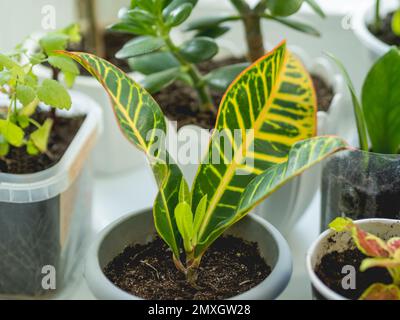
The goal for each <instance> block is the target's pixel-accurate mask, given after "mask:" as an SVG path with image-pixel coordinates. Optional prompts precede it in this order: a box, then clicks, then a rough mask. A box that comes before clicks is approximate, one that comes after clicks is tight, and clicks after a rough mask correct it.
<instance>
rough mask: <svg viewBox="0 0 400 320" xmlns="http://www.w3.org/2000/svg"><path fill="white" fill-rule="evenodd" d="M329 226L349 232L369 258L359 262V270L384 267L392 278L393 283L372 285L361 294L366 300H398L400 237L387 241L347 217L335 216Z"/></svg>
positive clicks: (339, 230) (399, 285)
mask: <svg viewBox="0 0 400 320" xmlns="http://www.w3.org/2000/svg"><path fill="white" fill-rule="evenodd" d="M329 227H330V228H331V229H332V230H334V231H336V232H351V234H352V238H353V240H354V242H355V244H356V246H357V248H358V249H359V250H360V251H361V252H362V253H363V254H365V255H366V256H368V257H369V258H366V259H364V261H363V262H362V263H361V267H360V271H361V272H363V271H366V270H368V269H370V268H377V267H379V268H386V269H387V270H388V272H389V273H390V275H391V276H392V278H393V285H389V286H388V285H383V284H375V285H372V286H371V287H370V288H368V289H367V291H366V292H365V293H364V294H363V295H362V296H361V299H366V300H371V299H375V300H385V298H389V297H390V298H391V299H390V300H392V298H395V300H400V238H399V237H395V238H391V239H389V240H388V241H384V240H383V239H381V238H379V237H377V236H375V235H373V234H371V233H368V232H366V231H364V230H362V229H361V228H360V227H359V226H358V225H357V224H355V223H354V222H353V221H352V220H351V219H349V218H337V219H335V220H334V221H333V222H332V223H331V224H330V225H329Z"/></svg>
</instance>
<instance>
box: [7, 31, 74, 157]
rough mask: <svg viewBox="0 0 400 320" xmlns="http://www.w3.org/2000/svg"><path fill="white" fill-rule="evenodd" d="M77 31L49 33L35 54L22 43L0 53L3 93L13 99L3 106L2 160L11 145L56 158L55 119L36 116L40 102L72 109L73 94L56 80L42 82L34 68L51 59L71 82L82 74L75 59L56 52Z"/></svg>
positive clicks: (63, 46) (30, 152) (53, 64)
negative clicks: (51, 147) (51, 144)
mask: <svg viewBox="0 0 400 320" xmlns="http://www.w3.org/2000/svg"><path fill="white" fill-rule="evenodd" d="M76 30H77V29H76V27H74V26H71V27H68V28H66V29H64V30H61V31H57V32H52V33H49V34H47V35H45V36H44V37H43V38H42V39H40V41H39V46H40V50H39V51H38V52H36V53H35V54H33V55H28V54H27V52H26V50H24V49H23V46H22V45H19V46H17V48H16V49H15V52H13V53H11V54H9V55H5V54H0V92H1V93H3V94H5V95H7V96H8V98H9V102H8V105H4V106H0V157H1V158H2V159H5V158H6V156H7V155H8V153H9V152H10V148H11V147H14V148H22V147H25V148H26V152H27V153H28V154H29V155H33V156H34V155H38V154H40V153H45V154H47V155H48V156H49V157H50V158H51V157H52V156H51V154H49V152H48V150H47V145H48V139H49V135H50V132H51V129H52V126H53V119H52V118H51V117H50V118H48V119H46V120H45V121H44V122H43V123H38V122H37V121H36V120H35V118H34V115H35V113H36V112H37V108H38V106H39V105H40V104H42V105H47V106H50V107H52V108H55V109H67V110H68V109H69V108H70V107H71V97H70V96H69V94H68V92H67V90H66V89H65V88H64V86H62V85H61V84H60V83H59V82H57V81H56V80H53V79H45V80H44V81H43V82H41V83H40V82H39V80H38V78H37V77H36V75H35V74H34V71H33V68H34V66H35V65H37V64H40V63H43V62H46V61H47V62H48V63H50V64H51V65H52V66H53V67H54V68H57V70H61V71H62V72H63V73H64V76H65V80H66V82H67V84H68V85H72V84H73V81H74V78H75V76H76V75H77V73H79V71H78V67H77V65H76V63H75V61H73V60H72V59H71V58H69V57H63V56H59V55H56V54H54V50H60V49H65V48H66V44H67V42H68V41H73V40H74V39H76V38H77V32H76ZM21 61H23V62H21ZM1 107H4V108H3V109H2V108H1ZM32 126H33V127H34V128H35V129H34V130H32V129H31V127H32ZM28 129H29V130H28ZM28 132H29V133H28Z"/></svg>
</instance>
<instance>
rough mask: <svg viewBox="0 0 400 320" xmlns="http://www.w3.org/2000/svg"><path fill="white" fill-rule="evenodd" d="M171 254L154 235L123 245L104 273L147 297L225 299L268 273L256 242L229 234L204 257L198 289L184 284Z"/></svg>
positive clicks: (253, 285) (255, 284) (136, 293)
mask: <svg viewBox="0 0 400 320" xmlns="http://www.w3.org/2000/svg"><path fill="white" fill-rule="evenodd" d="M171 255H172V254H171V251H170V250H169V249H168V247H167V246H166V245H165V243H164V242H163V241H162V240H161V239H159V238H157V239H156V240H154V241H153V242H151V243H148V244H146V245H134V246H130V247H128V248H126V249H125V251H124V252H123V253H122V254H120V255H119V256H117V257H116V258H115V259H114V260H113V261H112V262H111V263H110V264H109V265H108V266H107V267H106V268H105V270H104V273H105V275H106V276H107V277H108V278H109V279H110V280H111V281H112V282H113V283H114V284H115V285H116V286H118V287H120V288H121V289H123V290H124V291H126V292H129V293H131V294H133V295H135V296H138V297H141V298H144V299H150V300H151V299H153V300H182V299H184V300H216V299H218V300H219V299H226V298H230V297H233V296H236V295H239V294H241V293H244V292H246V291H248V290H250V289H251V288H253V287H255V286H257V285H258V284H259V283H261V282H262V281H263V280H264V279H265V278H266V277H267V276H268V275H269V274H270V273H271V268H270V267H269V266H268V265H267V264H266V263H265V261H264V260H263V258H262V257H261V256H260V253H259V250H258V246H257V244H255V243H249V242H245V241H243V240H241V239H239V238H235V237H232V236H228V237H222V238H220V239H218V240H217V241H216V242H215V243H214V244H213V245H212V246H211V247H210V249H209V250H208V251H207V253H206V254H205V256H204V257H203V260H202V263H201V265H200V269H199V278H198V281H197V285H198V286H199V288H200V289H194V288H193V287H191V286H189V285H188V284H187V282H186V280H185V277H184V275H183V274H182V273H181V272H180V271H178V270H177V269H176V267H175V265H174V263H173V261H172V257H171Z"/></svg>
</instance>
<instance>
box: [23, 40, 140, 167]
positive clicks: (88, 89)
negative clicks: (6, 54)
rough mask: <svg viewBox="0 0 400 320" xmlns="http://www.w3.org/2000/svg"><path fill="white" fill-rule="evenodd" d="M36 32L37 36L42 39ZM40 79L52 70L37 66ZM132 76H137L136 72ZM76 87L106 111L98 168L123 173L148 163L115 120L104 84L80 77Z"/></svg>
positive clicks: (97, 150)
mask: <svg viewBox="0 0 400 320" xmlns="http://www.w3.org/2000/svg"><path fill="white" fill-rule="evenodd" d="M38 37H39V35H35V36H34V38H38ZM27 48H28V50H29V51H30V52H34V51H35V48H36V46H35V42H34V41H28V42H27ZM34 72H35V74H36V75H37V76H38V77H39V79H48V78H51V74H52V72H51V69H50V68H48V67H45V66H43V65H37V66H35V68H34ZM129 76H131V77H132V78H134V73H130V74H129ZM74 90H76V91H80V92H82V93H84V94H86V95H88V96H89V97H91V98H92V99H93V100H94V101H96V102H97V103H98V105H99V106H101V108H102V110H103V115H104V116H103V130H102V134H101V136H100V137H99V139H98V142H97V145H96V146H95V149H94V156H93V162H94V169H95V171H96V172H98V173H101V174H116V173H123V172H126V171H127V170H130V169H134V168H138V167H141V166H143V165H145V157H144V156H143V154H142V153H141V152H140V151H138V150H136V148H134V147H133V146H132V145H131V144H130V143H129V142H128V141H127V140H126V138H125V137H124V136H123V134H122V132H121V130H120V129H119V127H118V124H117V121H116V120H115V115H114V111H113V109H112V106H111V100H110V98H109V97H108V95H107V93H106V91H105V90H104V88H103V87H102V86H101V85H100V83H99V82H98V81H97V80H96V79H94V78H93V77H91V76H90V77H89V76H78V77H77V78H76V81H75V85H74Z"/></svg>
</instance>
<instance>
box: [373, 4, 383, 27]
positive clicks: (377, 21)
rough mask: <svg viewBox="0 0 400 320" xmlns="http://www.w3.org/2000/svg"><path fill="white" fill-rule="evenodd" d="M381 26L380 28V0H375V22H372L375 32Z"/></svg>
mask: <svg viewBox="0 0 400 320" xmlns="http://www.w3.org/2000/svg"><path fill="white" fill-rule="evenodd" d="M381 28H382V20H381V0H376V3H375V23H374V29H375V32H378V31H380V30H381Z"/></svg>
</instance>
